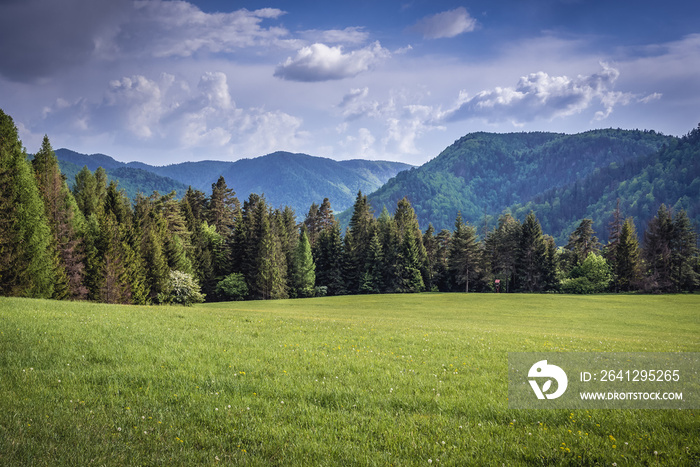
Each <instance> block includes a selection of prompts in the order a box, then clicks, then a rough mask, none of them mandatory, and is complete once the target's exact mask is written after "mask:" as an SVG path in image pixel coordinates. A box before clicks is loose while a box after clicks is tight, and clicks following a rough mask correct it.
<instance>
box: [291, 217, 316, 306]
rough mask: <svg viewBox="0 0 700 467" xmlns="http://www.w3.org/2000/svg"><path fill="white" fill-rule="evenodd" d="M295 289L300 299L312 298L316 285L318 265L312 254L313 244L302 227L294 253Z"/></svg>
mask: <svg viewBox="0 0 700 467" xmlns="http://www.w3.org/2000/svg"><path fill="white" fill-rule="evenodd" d="M294 264H295V266H294V288H295V292H296V296H298V297H312V296H313V294H314V286H315V285H316V265H315V264H314V259H313V255H312V254H311V244H310V243H309V238H308V237H307V236H306V228H305V227H302V229H301V233H300V234H299V242H298V243H297V246H296V249H295V252H294Z"/></svg>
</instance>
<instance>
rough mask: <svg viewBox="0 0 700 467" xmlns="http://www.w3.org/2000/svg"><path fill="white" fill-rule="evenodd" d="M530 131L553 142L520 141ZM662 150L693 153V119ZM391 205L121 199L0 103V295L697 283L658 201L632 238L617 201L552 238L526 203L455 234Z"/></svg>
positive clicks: (224, 192)
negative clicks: (484, 225)
mask: <svg viewBox="0 0 700 467" xmlns="http://www.w3.org/2000/svg"><path fill="white" fill-rule="evenodd" d="M643 135H644V134H640V137H643ZM648 136H649V137H652V135H648ZM653 137H654V138H656V137H658V136H656V135H654V136H653ZM530 138H535V139H536V138H544V139H547V138H554V137H552V136H551V135H547V134H538V135H535V136H528V135H524V136H523V137H522V140H525V141H532V140H531V139H530ZM513 141H515V143H514V144H522V141H520V142H518V138H514V139H513ZM554 141H556V138H554V139H551V140H550V142H554ZM663 151H668V153H669V154H672V155H673V156H671V157H672V159H674V158H681V157H682V158H686V159H687V161H691V160H697V159H698V158H699V157H700V128H698V129H696V130H693V131H692V132H691V133H689V134H688V135H687V136H685V137H684V138H681V139H680V140H678V141H676V142H675V143H674V144H673V145H668V147H666V148H665V149H664V150H663ZM686 159H682V160H686ZM674 160H675V159H674ZM393 211H394V212H393V214H392V213H390V212H389V211H388V210H387V209H383V210H382V211H381V213H380V214H379V216H378V217H375V213H374V212H373V208H372V206H371V203H370V200H369V198H368V197H367V196H366V195H363V194H362V193H361V192H358V194H357V196H356V197H355V203H354V206H353V209H352V216H351V219H350V221H349V227H348V229H347V231H346V232H345V234H344V235H343V232H342V231H341V227H340V224H339V222H338V221H337V219H336V218H335V216H334V214H333V210H332V208H331V204H330V201H329V199H328V198H325V199H324V200H323V202H322V203H321V204H320V205H319V204H315V203H314V204H312V205H311V206H310V208H309V209H308V213H307V214H306V216H305V218H304V221H303V222H301V223H299V222H297V215H296V213H295V212H294V210H293V209H292V208H290V207H288V206H286V207H279V208H273V207H271V206H270V204H269V203H268V202H267V201H266V199H265V197H264V196H261V195H258V194H254V193H253V194H250V195H249V196H248V198H247V199H245V200H244V201H243V202H242V203H241V202H240V200H239V199H238V198H237V197H236V195H235V192H234V191H233V190H232V189H230V188H229V187H228V185H227V182H226V180H225V178H224V177H223V176H222V177H219V179H218V180H217V181H216V182H215V183H213V184H212V186H211V191H210V193H209V194H205V193H204V192H203V191H200V190H197V189H193V188H189V189H188V190H187V192H186V193H185V195H184V196H183V197H182V199H180V200H178V199H176V198H175V196H174V193H169V194H165V195H161V194H159V193H156V192H154V193H153V194H152V195H150V196H145V195H143V194H139V195H137V196H136V199H135V200H133V201H132V200H130V199H129V198H128V197H127V196H126V194H125V193H124V191H122V190H120V188H119V186H118V185H117V183H116V182H114V181H111V182H108V179H107V175H106V171H105V170H104V169H103V168H98V169H97V170H95V171H91V170H90V169H89V168H87V167H84V168H83V169H81V170H80V172H78V174H77V175H76V176H75V180H74V184H73V188H72V189H69V187H68V184H67V182H66V179H65V177H64V175H63V174H62V173H61V171H60V170H59V164H58V160H57V158H56V155H55V153H54V151H53V149H52V147H51V143H50V141H49V139H48V137H45V138H44V141H43V144H42V146H41V148H40V149H39V151H38V152H37V153H36V154H35V156H34V157H33V159H31V160H30V159H29V157H28V156H27V154H26V152H25V150H24V149H23V147H22V144H21V142H20V141H19V139H18V135H17V129H16V127H15V125H14V122H13V121H12V119H11V118H10V117H9V116H8V115H6V114H4V113H2V111H0V295H5V296H9V295H11V296H29V297H46V298H55V299H78V300H84V299H87V300H95V301H102V302H108V303H134V304H144V303H184V304H188V303H192V302H197V301H202V300H204V299H206V300H238V299H275V298H287V297H292V298H293V297H310V296H318V295H340V294H357V293H407V292H420V291H426V290H427V291H462V292H472V291H477V292H567V293H596V292H603V291H612V292H619V291H644V292H681V291H694V290H695V289H696V288H697V287H698V283H699V277H700V261H699V256H698V248H697V240H698V237H697V232H696V230H695V229H694V228H693V225H692V222H691V220H690V219H689V217H688V215H687V213H686V211H685V210H682V209H681V210H676V209H674V208H668V207H667V206H665V205H664V204H661V205H660V206H658V209H656V211H655V215H654V217H653V218H652V219H651V220H650V221H649V223H648V225H647V227H646V228H645V229H644V231H643V233H642V234H641V238H640V235H638V234H637V228H636V226H635V221H634V219H633V218H632V217H629V216H628V214H629V213H628V212H626V211H625V210H623V209H622V204H621V203H617V206H616V209H615V210H614V212H613V213H612V215H611V216H609V217H608V218H607V219H604V220H600V219H596V220H595V221H594V220H593V219H582V220H580V222H578V223H577V225H576V227H575V228H574V229H572V230H571V231H570V232H569V233H568V235H567V243H566V245H565V246H564V247H563V248H557V246H556V244H555V241H554V238H553V237H551V236H550V235H547V233H546V230H545V231H544V232H543V228H542V224H541V222H540V220H539V219H538V215H537V214H536V213H535V212H533V211H530V212H529V213H528V214H527V215H526V216H525V218H524V220H523V221H522V222H521V221H519V220H518V219H516V218H515V217H513V216H512V215H511V214H509V213H506V214H503V215H501V216H500V217H499V218H498V220H497V222H496V223H495V225H494V226H493V227H491V228H489V229H487V230H486V231H484V232H482V233H479V232H478V231H477V227H476V226H475V225H473V224H472V223H470V222H468V221H465V219H464V218H463V216H462V214H461V213H457V214H456V216H455V220H454V223H453V228H452V229H441V230H439V231H436V229H434V228H433V226H432V225H428V226H427V228H426V230H425V231H422V230H421V226H420V223H419V218H418V216H417V214H416V211H415V210H414V207H413V206H412V204H411V203H410V202H409V200H408V199H407V198H405V197H404V198H401V199H399V200H398V201H397V203H396V205H395V208H394V210H393ZM600 222H604V223H605V225H606V227H605V230H604V231H596V229H595V228H594V227H595V225H597V223H600ZM601 235H606V236H607V237H608V238H609V240H608V241H607V242H605V243H604V244H603V243H601V242H600V241H599V236H601Z"/></svg>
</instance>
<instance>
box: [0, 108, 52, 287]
mask: <svg viewBox="0 0 700 467" xmlns="http://www.w3.org/2000/svg"><path fill="white" fill-rule="evenodd" d="M57 261H58V256H57V254H56V249H55V241H53V238H52V235H51V229H50V227H49V224H48V221H47V218H46V213H45V208H44V203H43V201H42V198H41V195H40V193H39V189H38V187H37V183H36V180H35V178H34V175H33V173H32V167H31V165H30V164H29V162H28V161H27V155H26V153H25V152H24V150H23V149H22V143H21V141H20V140H19V137H18V135H17V128H16V127H15V125H14V122H13V120H12V118H11V117H10V116H9V115H7V114H5V113H4V112H2V111H1V110H0V293H1V294H3V295H17V296H27V297H51V296H52V295H53V292H54V286H55V284H56V279H57V277H56V269H57V267H58V264H57Z"/></svg>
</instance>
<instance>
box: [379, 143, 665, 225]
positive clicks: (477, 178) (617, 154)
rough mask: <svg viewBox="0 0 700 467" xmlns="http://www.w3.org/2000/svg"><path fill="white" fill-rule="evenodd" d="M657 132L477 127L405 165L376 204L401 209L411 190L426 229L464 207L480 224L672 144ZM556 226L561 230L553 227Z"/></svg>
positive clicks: (451, 217) (448, 222)
mask: <svg viewBox="0 0 700 467" xmlns="http://www.w3.org/2000/svg"><path fill="white" fill-rule="evenodd" d="M673 141H675V138H673V137H668V136H663V135H660V134H657V133H655V132H643V131H625V130H595V131H589V132H586V133H581V134H577V135H565V134H557V133H510V134H492V133H472V134H469V135H466V136H464V137H463V138H460V139H459V140H457V141H456V142H455V143H454V144H453V145H451V146H450V147H448V148H447V149H445V150H444V151H443V152H442V153H441V154H440V155H438V156H437V157H436V158H435V159H433V160H431V161H430V162H428V163H426V164H425V165H423V166H421V167H420V168H417V169H414V170H410V171H406V172H402V173H400V174H398V175H397V176H396V177H395V178H393V179H392V180H390V181H389V182H388V183H387V184H386V185H385V186H383V187H382V188H380V189H379V190H377V191H376V192H375V193H372V194H371V195H370V196H369V200H370V202H371V204H372V206H373V207H374V209H375V210H376V211H379V210H381V209H382V207H383V206H386V207H387V208H388V209H389V210H390V211H393V209H394V207H395V206H396V203H397V202H398V200H399V199H401V198H402V197H403V196H406V197H407V198H408V199H409V201H410V202H411V203H412V204H413V207H414V209H415V211H416V215H417V216H418V220H419V222H420V225H421V227H422V228H423V229H425V228H426V227H427V226H428V223H432V224H433V226H434V227H435V228H436V229H438V230H439V229H443V228H448V229H451V228H452V227H453V224H454V219H455V217H456V215H457V212H458V211H461V212H462V215H463V217H464V219H465V220H466V221H469V222H471V223H473V224H477V223H480V222H482V221H483V219H484V216H485V215H488V216H497V215H499V214H500V213H501V212H502V210H503V209H504V208H505V207H508V206H512V205H515V204H525V203H527V202H529V201H530V200H532V199H534V198H535V197H536V196H537V195H540V194H542V193H544V192H546V191H547V190H551V189H554V188H557V187H562V186H566V185H568V184H570V183H574V182H575V181H576V180H579V179H582V178H585V177H587V176H588V175H590V174H592V173H593V172H594V171H595V170H596V169H599V168H603V167H607V166H609V165H610V164H611V163H617V164H622V163H624V162H626V161H629V160H633V159H636V158H638V157H643V156H645V155H648V154H650V153H653V152H655V151H657V150H658V149H660V148H661V147H662V146H663V145H664V144H671V143H672V142H673ZM551 233H553V234H554V233H555V232H551Z"/></svg>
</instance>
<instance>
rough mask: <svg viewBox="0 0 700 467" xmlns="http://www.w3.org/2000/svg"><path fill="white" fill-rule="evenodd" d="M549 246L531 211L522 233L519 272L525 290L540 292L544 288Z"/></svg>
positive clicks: (523, 225)
mask: <svg viewBox="0 0 700 467" xmlns="http://www.w3.org/2000/svg"><path fill="white" fill-rule="evenodd" d="M546 255H547V246H546V245H545V242H544V237H543V236H542V227H541V226H540V223H539V221H538V220H537V218H536V217H535V213H534V212H532V211H530V213H529V214H528V215H527V217H526V218H525V222H523V224H522V227H521V233H520V248H519V252H518V262H517V274H518V284H519V287H520V289H521V290H523V291H525V292H538V291H540V290H541V289H542V283H541V280H542V277H543V272H544V267H545V265H546Z"/></svg>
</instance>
